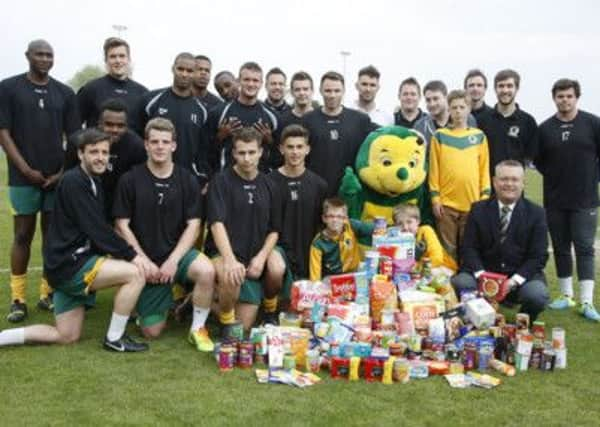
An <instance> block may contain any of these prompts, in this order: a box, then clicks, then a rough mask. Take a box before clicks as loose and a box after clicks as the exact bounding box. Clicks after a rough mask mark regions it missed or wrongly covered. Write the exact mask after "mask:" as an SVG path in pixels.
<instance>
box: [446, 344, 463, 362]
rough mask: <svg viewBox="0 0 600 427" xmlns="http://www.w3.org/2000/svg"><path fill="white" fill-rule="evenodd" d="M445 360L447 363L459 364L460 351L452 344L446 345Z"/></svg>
mask: <svg viewBox="0 0 600 427" xmlns="http://www.w3.org/2000/svg"><path fill="white" fill-rule="evenodd" d="M446 360H448V361H449V362H460V351H459V350H458V348H457V347H456V345H454V344H447V345H446Z"/></svg>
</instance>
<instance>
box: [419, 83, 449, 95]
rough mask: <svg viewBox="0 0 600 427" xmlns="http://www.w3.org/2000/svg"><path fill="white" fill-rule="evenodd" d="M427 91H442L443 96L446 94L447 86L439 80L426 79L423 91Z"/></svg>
mask: <svg viewBox="0 0 600 427" xmlns="http://www.w3.org/2000/svg"><path fill="white" fill-rule="evenodd" d="M427 91H431V92H442V94H443V95H444V96H448V88H447V87H446V84H445V83H444V82H443V81H441V80H431V81H428V82H427V84H426V85H425V87H424V88H423V93H425V92H427Z"/></svg>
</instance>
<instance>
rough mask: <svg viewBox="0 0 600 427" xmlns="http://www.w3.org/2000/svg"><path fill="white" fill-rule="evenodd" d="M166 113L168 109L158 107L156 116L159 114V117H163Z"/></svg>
mask: <svg viewBox="0 0 600 427" xmlns="http://www.w3.org/2000/svg"><path fill="white" fill-rule="evenodd" d="M168 112H169V109H168V108H162V107H159V108H158V114H160V115H161V116H164V115H165V114H167V113H168Z"/></svg>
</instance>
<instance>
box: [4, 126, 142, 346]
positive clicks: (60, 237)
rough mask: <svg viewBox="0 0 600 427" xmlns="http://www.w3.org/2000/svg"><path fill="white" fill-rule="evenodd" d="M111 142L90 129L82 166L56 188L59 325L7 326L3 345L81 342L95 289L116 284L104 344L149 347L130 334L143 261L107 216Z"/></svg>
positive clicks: (54, 282) (52, 243) (54, 277)
mask: <svg viewBox="0 0 600 427" xmlns="http://www.w3.org/2000/svg"><path fill="white" fill-rule="evenodd" d="M109 141H110V137H109V136H108V135H106V134H104V133H102V132H100V131H98V130H95V129H88V130H86V131H85V132H84V133H83V134H82V135H81V139H80V141H79V145H78V151H77V153H78V156H79V160H80V165H79V167H76V168H73V169H71V170H69V171H67V172H66V173H65V174H64V176H63V178H62V180H61V181H60V184H59V185H58V187H57V189H56V199H55V205H54V216H53V218H54V220H53V221H52V223H51V225H50V229H49V232H48V237H47V240H46V244H45V246H44V268H45V271H46V273H47V275H48V280H49V282H50V284H51V286H52V288H54V290H55V293H54V314H55V318H56V326H50V325H32V326H28V327H25V328H16V329H8V330H5V331H2V332H0V346H2V345H14V344H24V343H48V344H50V343H57V344H69V343H73V342H76V341H78V340H79V338H80V336H81V330H82V326H83V319H84V313H85V308H86V307H91V306H93V305H94V304H95V298H96V291H98V290H100V289H106V288H110V287H117V288H118V289H117V291H116V293H115V299H114V307H113V313H112V318H111V321H110V325H109V327H108V332H107V334H106V338H105V339H104V348H106V349H108V350H114V351H119V352H126V351H127V352H129V351H143V350H147V349H148V346H147V345H146V344H141V343H137V342H135V341H133V340H132V339H131V338H129V337H128V336H127V335H126V334H125V327H126V326H127V320H128V319H129V315H130V313H131V311H132V310H133V308H134V307H135V304H136V302H137V299H138V297H139V295H140V292H141V291H142V288H143V287H144V277H143V275H142V273H141V271H142V266H143V260H142V258H141V257H140V256H139V255H136V253H135V250H134V249H133V248H132V247H131V246H129V245H128V244H127V242H125V241H124V240H123V239H121V238H120V237H119V236H118V235H117V234H116V233H115V232H114V231H113V229H112V228H111V226H110V224H109V223H108V222H107V221H106V219H105V216H104V212H105V210H104V194H103V191H102V185H101V183H100V180H99V179H98V176H99V175H101V174H102V173H104V171H105V169H106V165H107V162H108V156H109V151H110V142H109ZM108 255H110V257H111V258H108ZM127 261H131V262H127Z"/></svg>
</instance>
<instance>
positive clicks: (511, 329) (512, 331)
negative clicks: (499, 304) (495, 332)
mask: <svg viewBox="0 0 600 427" xmlns="http://www.w3.org/2000/svg"><path fill="white" fill-rule="evenodd" d="M502 334H503V335H504V336H505V337H506V339H507V340H508V342H513V343H514V342H515V341H516V339H517V325H513V324H510V323H509V324H506V325H504V327H503V328H502Z"/></svg>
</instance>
